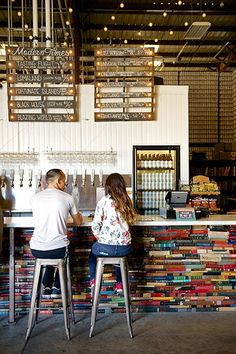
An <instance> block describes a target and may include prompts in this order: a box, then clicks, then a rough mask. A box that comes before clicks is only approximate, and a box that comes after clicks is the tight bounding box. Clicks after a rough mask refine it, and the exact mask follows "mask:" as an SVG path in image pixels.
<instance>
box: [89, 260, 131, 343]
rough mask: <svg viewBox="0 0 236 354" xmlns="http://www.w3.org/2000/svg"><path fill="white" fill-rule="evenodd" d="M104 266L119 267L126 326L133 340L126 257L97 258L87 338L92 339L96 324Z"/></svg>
mask: <svg viewBox="0 0 236 354" xmlns="http://www.w3.org/2000/svg"><path fill="white" fill-rule="evenodd" d="M106 264H113V265H118V266H120V270H121V278H122V283H123V289H124V298H125V309H126V318H127V324H128V329H129V335H130V338H133V330H132V324H131V323H132V319H131V303H130V291H129V280H128V262H127V257H119V256H118V257H97V268H96V276H95V285H94V294H93V304H92V313H91V326H90V332H89V337H90V338H91V337H92V334H93V330H94V326H95V322H96V317H97V309H98V304H99V294H100V288H101V283H102V276H103V270H104V266H105V265H106Z"/></svg>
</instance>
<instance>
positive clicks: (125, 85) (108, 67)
mask: <svg viewBox="0 0 236 354" xmlns="http://www.w3.org/2000/svg"><path fill="white" fill-rule="evenodd" d="M153 90H154V52H153V50H151V49H146V48H101V49H98V50H96V52H95V109H96V110H95V120H96V121H120V120H125V121H127V120H152V119H154V114H153V113H154V92H153Z"/></svg>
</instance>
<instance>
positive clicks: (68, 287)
mask: <svg viewBox="0 0 236 354" xmlns="http://www.w3.org/2000/svg"><path fill="white" fill-rule="evenodd" d="M66 278H67V293H68V305H69V307H70V315H71V319H72V322H73V323H75V313H74V307H73V299H72V287H71V279H70V262H69V258H68V257H67V259H66Z"/></svg>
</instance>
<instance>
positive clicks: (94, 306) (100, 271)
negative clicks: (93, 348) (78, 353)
mask: <svg viewBox="0 0 236 354" xmlns="http://www.w3.org/2000/svg"><path fill="white" fill-rule="evenodd" d="M102 274H103V263H102V260H100V259H98V260H97V268H96V275H95V285H94V294H93V304H92V313H91V325H90V332H89V337H90V338H91V337H92V334H93V330H94V326H95V322H96V317H97V308H98V297H99V292H100V287H101V281H102Z"/></svg>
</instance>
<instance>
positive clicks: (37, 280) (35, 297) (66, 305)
mask: <svg viewBox="0 0 236 354" xmlns="http://www.w3.org/2000/svg"><path fill="white" fill-rule="evenodd" d="M47 265H49V266H54V267H57V268H58V270H59V277H60V284H61V296H62V307H63V313H64V322H65V330H66V334H67V338H68V340H70V317H71V319H72V321H73V323H75V316H74V309H73V303H72V290H71V279H70V265H69V258H68V257H67V258H66V260H64V259H41V258H36V261H35V272H34V280H33V289H32V294H31V304H30V310H29V318H28V327H27V332H26V336H25V340H26V341H27V340H28V339H29V336H30V334H31V332H32V329H33V327H34V325H35V323H37V322H38V315H39V310H40V305H41V297H42V279H43V274H44V271H45V268H46V266H47Z"/></svg>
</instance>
